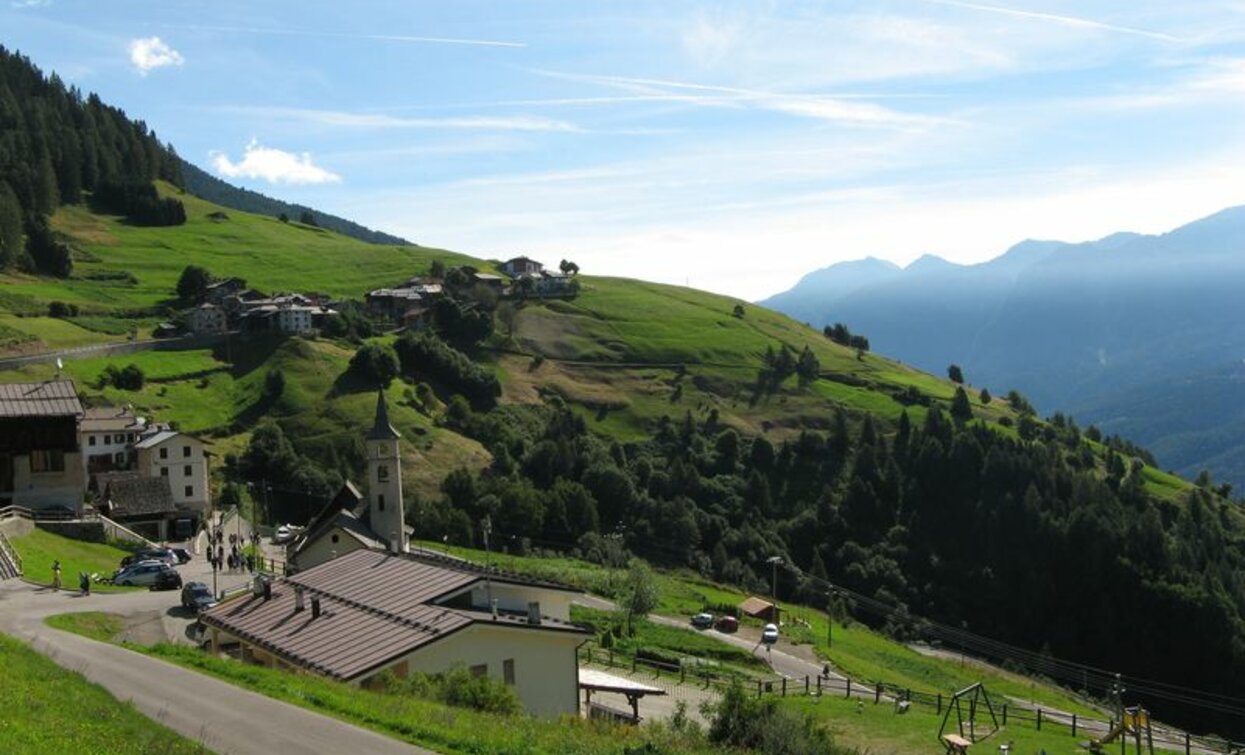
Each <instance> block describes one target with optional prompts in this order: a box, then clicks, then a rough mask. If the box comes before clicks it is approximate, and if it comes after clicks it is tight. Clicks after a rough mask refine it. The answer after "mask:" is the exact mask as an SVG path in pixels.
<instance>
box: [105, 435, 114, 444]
mask: <svg viewBox="0 0 1245 755" xmlns="http://www.w3.org/2000/svg"><path fill="white" fill-rule="evenodd" d="M111 442H112V436H111V435H105V436H104V445H105V446H106V445H108V444H109V443H111Z"/></svg>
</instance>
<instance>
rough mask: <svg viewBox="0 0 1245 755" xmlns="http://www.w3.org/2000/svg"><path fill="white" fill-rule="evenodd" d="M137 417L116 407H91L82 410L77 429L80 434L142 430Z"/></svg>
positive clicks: (127, 410)
mask: <svg viewBox="0 0 1245 755" xmlns="http://www.w3.org/2000/svg"><path fill="white" fill-rule="evenodd" d="M142 426H143V425H142V424H141V423H140V422H139V421H138V417H136V416H134V413H133V412H131V411H130V410H129V409H127V408H123V407H116V406H92V407H87V408H86V409H84V410H83V414H82V421H81V422H80V423H79V424H78V428H79V429H80V430H81V431H82V432H102V431H107V430H130V429H137V428H142Z"/></svg>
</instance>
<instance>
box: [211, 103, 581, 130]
mask: <svg viewBox="0 0 1245 755" xmlns="http://www.w3.org/2000/svg"><path fill="white" fill-rule="evenodd" d="M216 109H217V110H222V111H226V112H232V113H239V114H245V115H253V116H259V117H262V118H281V119H284V120H292V121H300V122H303V123H311V124H314V125H317V126H340V127H345V128H375V129H400V128H427V129H448V130H468V131H561V132H574V131H580V130H582V129H580V128H579V126H577V125H575V124H574V123H570V122H568V121H563V120H557V119H554V118H543V117H540V116H528V115H515V116H474V115H473V116H462V117H452V118H404V117H400V116H395V115H386V114H384V113H354V112H349V111H341V110H315V109H311V108H291V107H245V106H243V107H238V106H225V107H219V108H216Z"/></svg>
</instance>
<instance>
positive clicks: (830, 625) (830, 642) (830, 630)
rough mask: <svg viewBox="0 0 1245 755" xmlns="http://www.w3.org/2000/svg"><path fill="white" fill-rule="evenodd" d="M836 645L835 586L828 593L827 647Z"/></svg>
mask: <svg viewBox="0 0 1245 755" xmlns="http://www.w3.org/2000/svg"><path fill="white" fill-rule="evenodd" d="M832 647H834V588H833V587H831V588H830V590H829V591H828V592H827V593H826V648H827V649H829V648H832Z"/></svg>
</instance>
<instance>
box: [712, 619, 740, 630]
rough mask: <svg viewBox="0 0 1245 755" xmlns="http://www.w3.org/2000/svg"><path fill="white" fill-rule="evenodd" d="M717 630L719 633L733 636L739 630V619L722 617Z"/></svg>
mask: <svg viewBox="0 0 1245 755" xmlns="http://www.w3.org/2000/svg"><path fill="white" fill-rule="evenodd" d="M716 628H717V630H718V631H719V632H725V633H727V634H732V633H734V632H736V631H738V630H739V619H737V618H735V617H734V616H720V617H718V623H717V625H716Z"/></svg>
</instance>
